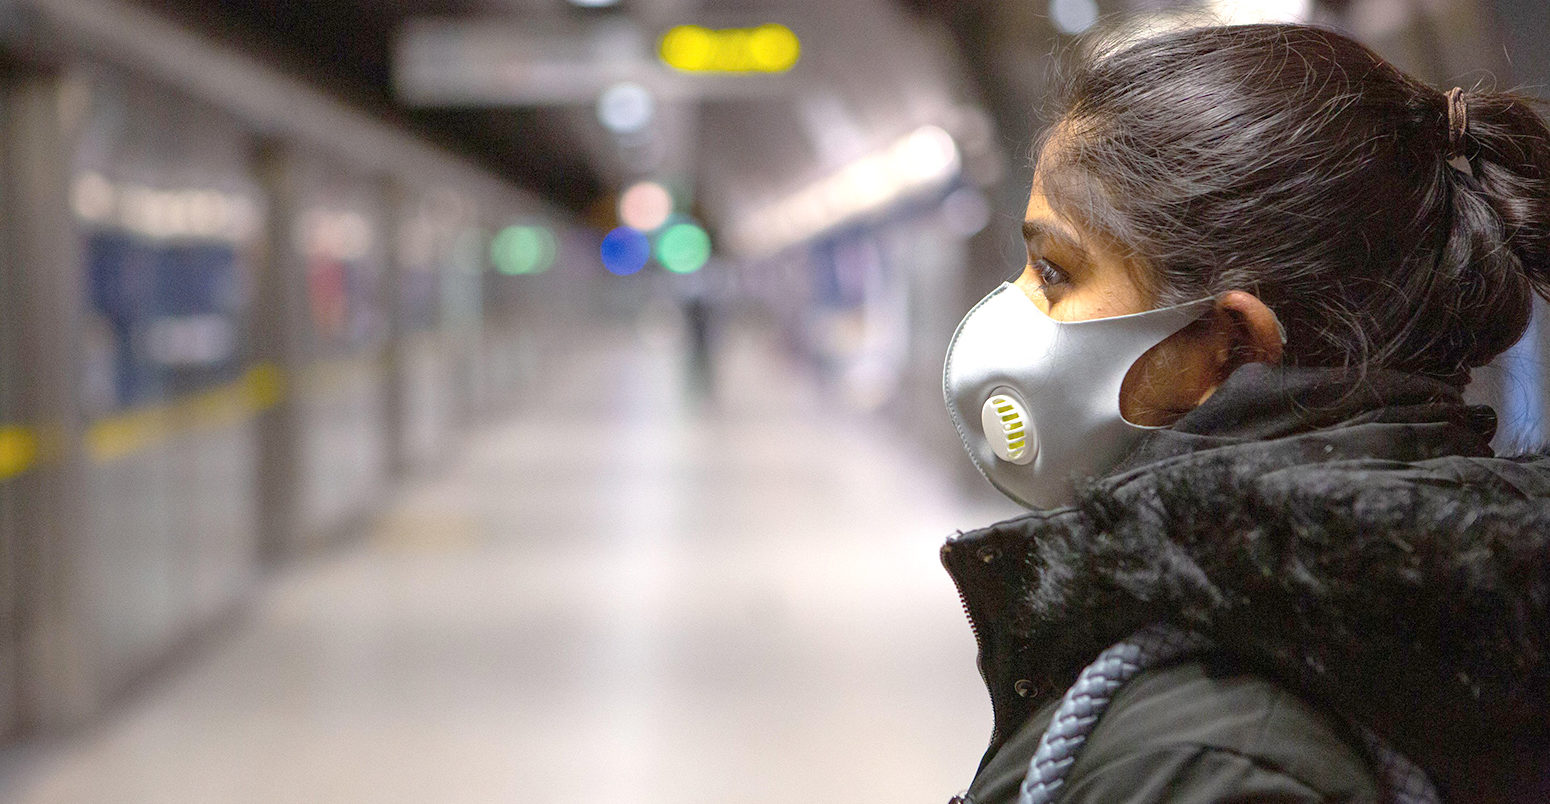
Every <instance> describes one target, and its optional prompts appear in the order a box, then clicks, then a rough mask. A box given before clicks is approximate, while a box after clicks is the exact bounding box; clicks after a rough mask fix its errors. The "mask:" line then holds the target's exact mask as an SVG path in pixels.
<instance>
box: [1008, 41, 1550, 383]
mask: <svg viewBox="0 0 1550 804" xmlns="http://www.w3.org/2000/svg"><path fill="white" fill-rule="evenodd" d="M1076 52H1077V54H1078V57H1077V61H1076V64H1075V65H1074V68H1073V69H1072V70H1071V72H1070V74H1069V75H1068V76H1067V77H1066V79H1065V80H1064V81H1063V82H1062V83H1063V89H1062V94H1061V95H1060V97H1059V99H1058V100H1059V103H1058V117H1057V118H1056V119H1055V121H1054V123H1053V124H1052V125H1051V126H1050V127H1049V128H1048V129H1047V131H1046V133H1045V135H1044V136H1043V137H1042V138H1041V141H1040V143H1039V146H1038V149H1037V151H1036V158H1037V166H1036V172H1035V182H1034V188H1033V193H1032V199H1031V201H1030V207H1029V219H1030V220H1032V221H1034V222H1035V223H1036V224H1039V223H1049V222H1055V225H1057V226H1058V225H1059V224H1060V223H1064V224H1067V226H1068V228H1070V229H1074V230H1076V231H1077V232H1079V233H1081V234H1082V235H1083V237H1081V238H1079V239H1080V240H1081V241H1082V242H1081V243H1080V247H1081V248H1080V250H1081V251H1082V253H1083V255H1084V256H1085V258H1086V259H1087V260H1088V261H1089V263H1094V264H1096V263H1103V264H1106V265H1108V266H1109V269H1108V270H1109V272H1110V273H1113V272H1114V271H1118V270H1121V269H1122V270H1123V271H1124V273H1125V276H1126V277H1128V279H1129V284H1130V286H1131V287H1132V289H1133V291H1134V294H1135V295H1136V296H1137V298H1136V299H1133V300H1130V301H1129V302H1127V303H1126V304H1128V306H1129V307H1130V308H1131V309H1122V308H1124V307H1125V306H1126V304H1121V303H1120V300H1117V299H1116V298H1114V297H1113V296H1112V293H1111V294H1110V297H1109V304H1108V306H1109V307H1115V309H1112V310H1110V309H1107V308H1106V307H1105V306H1104V304H1102V303H1097V302H1096V301H1095V300H1096V299H1097V298H1098V297H1099V296H1101V295H1103V294H1098V293H1092V292H1089V293H1088V295H1086V296H1083V295H1082V291H1083V288H1080V287H1077V285H1078V284H1079V283H1077V282H1073V283H1072V286H1071V287H1070V288H1068V289H1067V290H1066V291H1065V292H1067V297H1066V299H1065V300H1063V301H1062V300H1061V299H1060V298H1059V296H1060V294H1061V293H1062V292H1063V291H1062V289H1061V288H1059V287H1058V284H1059V282H1060V280H1061V279H1062V273H1063V271H1062V270H1061V269H1062V266H1061V263H1060V260H1058V259H1056V257H1058V256H1060V255H1059V254H1058V252H1059V250H1060V246H1059V244H1057V243H1054V241H1053V240H1051V239H1050V238H1047V237H1045V235H1046V234H1048V233H1046V232H1044V231H1041V229H1042V228H1044V227H1040V226H1038V225H1035V226H1034V227H1032V229H1033V231H1031V232H1030V234H1033V235H1035V237H1033V238H1031V241H1030V255H1029V256H1030V270H1029V271H1027V272H1025V274H1024V276H1023V279H1022V280H1020V281H1021V283H1022V284H1023V285H1024V287H1025V289H1030V290H1031V289H1034V288H1041V287H1043V286H1044V285H1046V284H1047V283H1052V284H1051V287H1049V288H1048V293H1047V294H1043V293H1041V294H1040V295H1041V296H1046V295H1047V297H1048V298H1046V299H1045V300H1044V301H1045V302H1047V306H1046V309H1047V310H1049V311H1051V314H1052V315H1055V316H1056V317H1057V318H1059V317H1066V318H1090V317H1098V316H1101V315H1111V314H1116V313H1120V312H1134V311H1135V308H1136V306H1137V305H1141V306H1140V309H1145V308H1146V307H1149V306H1163V305H1168V304H1174V303H1178V302H1182V301H1187V300H1191V299H1197V298H1201V297H1205V296H1212V295H1216V296H1219V297H1222V298H1224V299H1228V300H1230V303H1228V304H1226V305H1221V306H1220V309H1219V315H1218V316H1217V317H1216V319H1215V324H1214V325H1209V322H1208V325H1203V326H1202V327H1196V328H1192V331H1187V332H1186V333H1181V336H1182V337H1184V338H1186V339H1187V338H1188V337H1191V336H1205V335H1208V334H1211V333H1216V335H1215V336H1214V337H1215V341H1212V343H1214V344H1216V346H1220V347H1222V348H1226V349H1227V350H1228V352H1229V354H1228V358H1229V359H1228V362H1227V363H1226V364H1225V369H1224V370H1230V369H1231V368H1232V367H1233V364H1234V363H1236V362H1242V360H1245V359H1248V360H1253V359H1269V358H1271V357H1272V356H1273V357H1277V358H1281V359H1284V360H1285V361H1286V362H1288V363H1290V364H1294V365H1305V366H1330V367H1357V368H1363V369H1365V368H1392V369H1398V370H1403V371H1409V372H1414V373H1418V374H1424V375H1428V376H1432V377H1437V378H1440V379H1443V380H1446V381H1449V382H1454V383H1457V384H1462V383H1463V382H1464V381H1465V380H1466V379H1467V377H1468V374H1469V369H1471V368H1473V367H1476V366H1480V365H1482V364H1484V363H1485V362H1487V361H1489V360H1490V359H1491V358H1492V357H1494V356H1495V355H1496V354H1498V353H1500V352H1501V351H1502V350H1504V349H1506V348H1507V347H1508V346H1509V345H1511V344H1512V343H1513V342H1514V341H1516V340H1517V339H1518V338H1519V337H1520V336H1521V335H1522V333H1523V331H1524V329H1525V327H1526V325H1527V322H1528V317H1529V311H1530V302H1531V297H1532V293H1533V292H1534V291H1535V290H1538V291H1539V292H1541V293H1546V292H1547V291H1550V131H1547V129H1546V127H1545V124H1544V122H1543V120H1541V119H1540V118H1539V117H1538V116H1537V115H1536V114H1535V112H1534V111H1533V110H1532V108H1531V107H1530V105H1529V103H1528V101H1526V100H1525V99H1523V98H1520V97H1517V96H1514V95H1510V94H1505V93H1495V92H1486V91H1468V92H1465V93H1464V95H1463V101H1464V106H1465V110H1467V117H1468V122H1467V126H1463V125H1461V121H1460V120H1459V112H1460V111H1461V110H1459V109H1455V110H1454V114H1453V115H1452V119H1453V123H1454V125H1453V126H1452V129H1451V131H1452V133H1453V134H1458V133H1459V132H1460V131H1462V135H1463V136H1462V140H1461V141H1459V140H1457V139H1456V138H1455V139H1454V140H1453V141H1452V142H1450V113H1449V112H1450V110H1449V100H1448V97H1447V96H1446V94H1445V93H1443V92H1441V91H1438V90H1436V89H1433V88H1430V87H1428V86H1426V85H1424V84H1422V83H1420V82H1417V81H1416V80H1414V79H1412V78H1410V77H1409V76H1407V75H1405V74H1404V73H1402V72H1400V71H1399V70H1397V69H1396V68H1394V67H1393V66H1392V65H1390V64H1388V63H1387V62H1385V61H1383V60H1382V59H1380V58H1379V57H1378V56H1376V55H1375V54H1373V53H1372V52H1371V51H1370V50H1368V49H1367V48H1366V47H1364V46H1362V45H1360V44H1358V43H1356V42H1354V41H1352V40H1350V39H1347V38H1345V37H1343V36H1340V35H1338V34H1335V33H1332V32H1329V31H1325V30H1320V29H1317V28H1310V27H1305V26H1296V25H1248V26H1227V27H1203V28H1193V29H1186V30H1179V31H1171V32H1166V33H1161V34H1155V35H1151V36H1148V37H1145V38H1140V39H1117V38H1109V39H1102V38H1099V39H1094V40H1092V41H1089V42H1088V43H1087V44H1086V46H1085V47H1082V48H1080V49H1078V50H1077V51H1076ZM1455 149H1456V150H1457V151H1458V154H1457V155H1460V156H1462V160H1454V161H1453V164H1452V165H1450V157H1452V156H1455V155H1456V154H1455V153H1453V151H1454V150H1455ZM1466 163H1467V164H1466ZM1045 243H1051V245H1048V246H1046V245H1044V244H1045ZM1045 248H1048V249H1049V252H1048V253H1046V252H1045V251H1044V249H1045ZM1044 259H1048V262H1047V263H1041V260H1044ZM1066 259H1067V260H1068V261H1069V260H1075V259H1076V257H1071V256H1068V257H1066ZM1051 264H1053V265H1051ZM1052 268H1053V270H1052ZM1075 272H1076V271H1073V273H1075ZM1231 291H1239V292H1240V293H1239V294H1238V295H1236V296H1230V297H1229V296H1227V295H1225V294H1228V293H1229V292H1231ZM1243 296H1248V297H1250V300H1251V301H1252V302H1253V303H1249V302H1248V301H1246V300H1245V299H1244V298H1243ZM1062 304H1064V305H1066V307H1067V309H1065V310H1062V308H1061V305H1062ZM1094 304H1096V307H1094V306H1093V305H1094ZM1254 304H1262V305H1263V306H1267V307H1268V309H1269V310H1274V312H1275V317H1278V318H1279V322H1280V325H1281V326H1283V327H1284V329H1285V334H1286V338H1287V340H1286V346H1285V352H1284V357H1283V356H1282V355H1281V354H1279V351H1280V350H1279V349H1272V348H1271V344H1270V343H1269V341H1268V340H1267V338H1266V337H1265V332H1266V331H1267V330H1266V329H1265V323H1264V322H1265V321H1266V320H1268V319H1266V318H1265V316H1263V315H1261V316H1259V318H1258V319H1257V323H1256V320H1254V318H1253V317H1254V316H1255V315H1257V314H1258V311H1257V310H1256V309H1254ZM1116 305H1117V306H1116ZM1255 326H1257V327H1258V329H1257V333H1256V331H1255V330H1254V327H1255ZM1234 328H1236V329H1237V331H1238V332H1237V334H1234ZM1223 339H1225V346H1222V343H1223V342H1224V341H1223ZM1213 348H1215V347H1213ZM1245 349H1246V351H1244V350H1245ZM1234 350H1237V351H1234ZM1271 352H1276V354H1275V355H1271V354H1270V353H1271Z"/></svg>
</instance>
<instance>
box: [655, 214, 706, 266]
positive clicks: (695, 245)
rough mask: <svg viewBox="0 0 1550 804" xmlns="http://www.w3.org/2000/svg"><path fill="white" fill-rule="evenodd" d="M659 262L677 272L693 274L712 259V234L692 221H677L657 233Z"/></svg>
mask: <svg viewBox="0 0 1550 804" xmlns="http://www.w3.org/2000/svg"><path fill="white" fill-rule="evenodd" d="M656 251H657V262H660V263H662V267H663V268H666V269H667V270H669V271H672V272H673V273H675V274H692V273H694V272H695V271H698V270H700V269H701V268H703V267H705V262H706V261H707V260H709V259H710V235H709V234H707V233H706V232H705V230H704V229H701V228H700V227H698V226H695V225H694V224H692V223H675V224H672V225H671V226H668V227H667V228H665V229H663V230H662V233H661V234H660V235H657V249H656Z"/></svg>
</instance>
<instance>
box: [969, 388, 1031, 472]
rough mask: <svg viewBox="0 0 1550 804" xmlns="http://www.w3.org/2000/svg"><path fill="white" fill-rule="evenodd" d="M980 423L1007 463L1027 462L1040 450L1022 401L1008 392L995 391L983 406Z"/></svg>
mask: <svg viewBox="0 0 1550 804" xmlns="http://www.w3.org/2000/svg"><path fill="white" fill-rule="evenodd" d="M980 426H981V427H983V428H984V430H985V440H986V441H988V442H990V450H991V451H992V452H994V453H996V457H997V458H1000V459H1001V460H1003V461H1006V462H1007V463H1011V464H1016V465H1018V466H1026V465H1027V464H1030V463H1032V462H1033V458H1034V456H1035V455H1037V454H1038V439H1037V438H1035V436H1034V434H1033V425H1032V422H1030V421H1028V410H1027V408H1025V407H1024V406H1023V403H1022V402H1021V401H1019V400H1018V399H1016V398H1015V397H1013V396H1011V395H1008V394H994V395H992V396H991V397H990V398H989V399H987V400H985V406H984V407H983V408H981V409H980Z"/></svg>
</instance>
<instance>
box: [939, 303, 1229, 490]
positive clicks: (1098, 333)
mask: <svg viewBox="0 0 1550 804" xmlns="http://www.w3.org/2000/svg"><path fill="white" fill-rule="evenodd" d="M1214 301H1215V300H1214V299H1200V300H1199V301H1193V302H1189V303H1186V304H1180V305H1177V306H1174V307H1165V308H1162V309H1160V310H1150V311H1148V312H1144V313H1136V314H1134V315H1122V316H1116V317H1114V318H1097V319H1092V320H1088V321H1056V320H1055V319H1053V318H1050V317H1049V316H1048V315H1046V314H1045V313H1044V312H1043V311H1041V310H1040V309H1039V308H1038V307H1037V306H1036V305H1035V304H1034V303H1033V300H1031V299H1029V298H1028V296H1027V294H1025V293H1024V292H1023V291H1022V290H1020V289H1019V288H1017V287H1016V286H1014V285H1011V284H1002V285H1001V287H998V288H996V289H995V290H993V291H991V292H990V295H989V296H986V297H985V298H984V299H983V300H982V301H981V302H980V303H979V304H977V305H975V306H974V309H972V310H970V311H969V314H968V315H967V316H965V317H964V319H963V323H961V324H959V325H958V331H957V332H956V333H954V334H953V340H952V342H951V344H949V345H948V347H947V365H946V366H945V367H944V369H943V372H942V388H943V392H944V395H945V396H946V398H947V411H948V413H949V414H951V416H952V418H953V425H954V426H955V427H957V428H958V435H959V436H960V437H962V438H963V445H964V448H965V449H967V450H968V451H969V457H970V458H971V459H973V461H974V465H975V466H976V467H977V468H978V469H979V470H980V474H983V475H984V476H985V479H986V480H989V481H990V483H991V485H993V486H995V487H996V488H997V489H999V490H1000V491H1001V493H1002V494H1005V495H1006V496H1008V497H1011V498H1012V499H1013V500H1014V501H1016V502H1018V503H1020V504H1022V505H1024V506H1027V507H1029V508H1053V507H1056V506H1060V505H1066V504H1069V503H1071V502H1072V501H1073V499H1074V487H1073V482H1072V481H1073V479H1080V478H1084V477H1096V476H1100V475H1102V474H1103V473H1104V472H1106V471H1108V470H1110V469H1112V468H1114V466H1115V465H1116V464H1117V463H1118V462H1119V461H1120V459H1121V458H1123V457H1124V455H1125V453H1126V451H1128V450H1129V449H1130V448H1131V447H1133V446H1135V443H1136V440H1137V439H1139V438H1140V437H1141V436H1142V435H1143V434H1145V433H1146V431H1148V430H1154V429H1157V428H1153V427H1142V426H1140V425H1136V424H1131V423H1130V422H1127V421H1125V417H1124V416H1122V415H1121V414H1120V410H1119V392H1120V386H1121V385H1122V384H1123V383H1124V381H1125V374H1126V373H1127V372H1129V371H1130V367H1131V366H1132V365H1134V364H1135V362H1136V361H1137V360H1139V359H1140V358H1141V356H1142V355H1143V354H1146V351H1147V350H1148V349H1151V348H1152V347H1153V346H1156V345H1157V344H1159V343H1162V342H1163V341H1164V340H1165V339H1167V338H1168V336H1170V335H1172V334H1174V333H1175V332H1178V331H1179V330H1181V329H1183V328H1184V327H1186V326H1188V325H1189V324H1190V323H1191V322H1193V321H1195V320H1196V319H1198V318H1200V317H1201V315H1203V314H1204V313H1205V312H1206V311H1207V310H1209V309H1211V307H1212V305H1213V303H1214Z"/></svg>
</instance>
